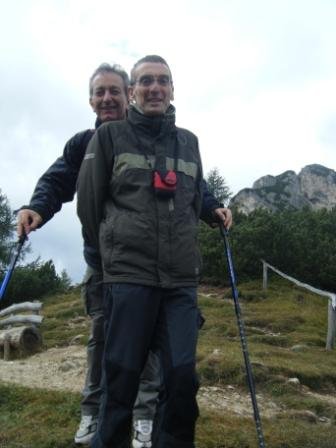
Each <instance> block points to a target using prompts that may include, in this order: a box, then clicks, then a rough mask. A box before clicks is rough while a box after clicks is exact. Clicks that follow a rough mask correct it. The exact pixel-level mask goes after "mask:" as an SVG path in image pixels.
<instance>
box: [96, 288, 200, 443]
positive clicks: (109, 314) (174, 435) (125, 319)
mask: <svg viewBox="0 0 336 448" xmlns="http://www.w3.org/2000/svg"><path fill="white" fill-rule="evenodd" d="M105 309H106V334H105V351H104V358H103V397H102V401H101V407H100V411H99V422H98V431H97V433H96V435H95V437H94V439H93V441H92V445H91V446H92V447H93V448H127V447H128V443H129V434H130V429H131V421H132V409H133V405H134V402H135V399H136V395H137V391H138V387H139V380H140V375H141V372H142V370H143V367H144V365H145V362H146V360H147V357H148V353H149V350H153V351H154V352H156V353H158V354H159V356H160V360H161V365H162V374H163V382H164V391H165V397H164V406H163V409H164V412H163V415H162V418H161V419H160V420H161V426H160V431H159V434H158V439H157V442H156V443H155V447H157V448H193V447H194V433H195V423H196V419H197V416H198V407H197V402H196V393H197V389H198V382H197V378H196V374H195V356H196V343H197V332H198V328H197V318H198V311H197V294H196V288H193V287H186V288H175V289H162V288H153V287H146V286H140V285H133V284H126V283H115V284H110V285H108V287H107V289H106V296H105Z"/></svg>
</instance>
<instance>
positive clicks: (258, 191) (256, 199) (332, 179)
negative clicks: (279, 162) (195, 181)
mask: <svg viewBox="0 0 336 448" xmlns="http://www.w3.org/2000/svg"><path fill="white" fill-rule="evenodd" d="M335 206H336V172H335V171H334V170H333V169H331V168H327V167H325V166H323V165H319V164H311V165H306V166H305V167H303V168H302V169H301V171H300V172H299V173H298V174H296V173H295V171H293V170H287V171H284V172H283V173H281V174H279V175H277V176H272V175H269V174H268V175H265V176H262V177H261V178H259V179H257V180H256V181H255V182H254V183H253V186H252V188H244V189H242V190H240V191H239V192H238V193H237V194H236V195H235V196H233V198H232V199H231V201H230V207H235V208H236V209H237V210H238V211H240V212H241V213H244V214H249V213H251V212H252V211H254V210H256V209H258V208H264V209H267V210H270V211H279V210H284V209H293V210H297V209H301V208H303V207H308V208H311V209H312V210H319V209H321V208H326V209H328V210H330V209H332V208H333V207H335Z"/></svg>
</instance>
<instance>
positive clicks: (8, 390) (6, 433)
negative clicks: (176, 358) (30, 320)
mask: <svg viewBox="0 0 336 448" xmlns="http://www.w3.org/2000/svg"><path fill="white" fill-rule="evenodd" d="M239 292H240V301H241V306H242V310H243V316H244V321H245V326H246V333H247V337H248V348H249V352H250V358H251V362H252V365H253V372H254V376H255V381H256V388H257V393H258V399H259V400H260V404H261V406H260V408H261V418H262V423H263V429H264V434H265V441H266V446H267V447H268V448H335V446H336V442H335V433H336V426H335V423H336V407H335V404H336V401H335V399H334V396H335V388H336V387H335V386H336V356H335V352H326V351H325V348H324V347H325V340H326V332H327V300H326V299H325V298H323V297H319V296H316V295H312V294H308V293H306V292H305V291H303V290H301V289H299V288H296V287H293V286H291V285H290V284H289V283H286V282H284V281H281V280H278V279H276V278H271V281H270V286H269V289H268V290H267V292H265V291H263V290H262V289H261V285H260V283H255V282H254V283H246V284H242V285H239ZM199 302H200V307H201V309H202V312H203V314H204V316H205V318H206V322H205V325H204V327H203V329H202V330H201V332H200V338H199V348H198V372H199V376H200V379H201V383H202V386H209V387H210V386H212V387H213V386H216V387H218V391H222V390H224V391H225V390H228V389H226V388H227V387H228V386H230V387H231V389H233V390H234V391H235V393H236V394H237V396H239V395H246V393H247V387H246V378H245V369H244V363H243V357H242V350H241V345H240V340H239V334H238V328H237V323H236V317H235V313H234V307H233V302H232V300H231V292H230V290H229V289H227V290H226V289H217V288H206V287H204V286H203V287H201V288H200V295H199ZM43 314H44V316H45V317H46V318H45V322H44V324H43V326H42V332H43V337H44V344H45V348H51V347H55V346H58V347H60V346H65V345H68V344H69V342H70V341H71V340H72V339H73V338H74V337H75V336H76V335H78V334H81V335H82V336H80V342H81V343H83V344H85V343H86V340H87V334H88V321H87V320H86V319H83V318H82V316H83V309H82V304H81V300H80V297H79V291H76V290H75V291H72V292H70V293H68V294H66V295H62V296H55V297H50V298H48V299H46V301H45V305H44V312H43ZM293 378H295V380H293ZM289 379H291V380H290V381H288V380H289ZM79 401H80V396H79V394H71V393H68V392H67V393H60V392H50V391H46V390H39V389H31V390H30V389H27V388H22V387H17V386H14V385H5V384H1V383H0V448H4V447H6V448H7V447H8V448H19V447H20V448H51V447H55V448H65V447H66V448H69V447H72V446H74V445H73V442H72V440H73V435H74V432H75V429H76V426H77V424H78V421H79V414H80V411H79ZM266 404H269V405H273V406H274V408H276V409H278V411H277V412H275V413H273V414H269V413H267V412H265V413H264V414H263V409H264V408H265V409H266V406H264V405H266ZM247 407H250V403H247ZM250 411H251V407H250V410H249V412H250ZM257 446H258V445H257V442H256V434H255V427H254V422H253V418H252V417H251V416H249V415H248V414H246V413H245V414H243V415H239V414H238V413H236V412H235V410H234V409H232V408H227V409H223V408H220V409H219V408H216V406H214V407H211V406H205V405H202V406H201V416H200V419H199V421H198V427H197V447H198V448H254V447H257Z"/></svg>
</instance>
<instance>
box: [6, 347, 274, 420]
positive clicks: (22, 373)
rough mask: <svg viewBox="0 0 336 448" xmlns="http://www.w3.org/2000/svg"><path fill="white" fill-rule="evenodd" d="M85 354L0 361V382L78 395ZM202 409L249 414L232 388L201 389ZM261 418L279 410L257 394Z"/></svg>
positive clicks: (62, 351)
mask: <svg viewBox="0 0 336 448" xmlns="http://www.w3.org/2000/svg"><path fill="white" fill-rule="evenodd" d="M85 369H86V351H85V348H84V347H82V346H79V345H71V346H69V347H65V348H53V349H50V350H47V351H44V352H42V353H38V354H36V355H34V356H31V357H30V358H27V359H24V360H14V361H3V360H0V381H3V382H7V383H16V384H20V385H22V386H27V387H33V388H44V389H53V390H69V391H71V392H80V391H81V389H82V387H83V384H84V378H85ZM198 401H199V404H200V406H201V407H206V408H208V409H217V410H225V409H230V411H232V412H234V413H236V414H239V415H242V416H245V415H251V413H252V407H251V400H250V396H249V394H248V393H241V392H240V391H239V390H238V389H236V388H235V387H233V386H227V387H223V388H220V387H201V388H200V391H199V394H198ZM258 403H259V406H260V410H261V412H262V413H263V415H265V416H266V415H267V416H268V417H270V416H273V415H274V414H277V413H279V412H281V411H282V409H281V408H279V407H278V406H277V405H276V404H275V403H272V402H270V401H268V400H266V399H265V398H264V397H263V396H262V395H259V394H258Z"/></svg>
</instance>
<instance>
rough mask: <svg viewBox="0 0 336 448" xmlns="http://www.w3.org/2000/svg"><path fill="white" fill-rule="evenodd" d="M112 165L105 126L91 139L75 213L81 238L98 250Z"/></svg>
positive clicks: (109, 141) (79, 186)
mask: <svg viewBox="0 0 336 448" xmlns="http://www.w3.org/2000/svg"><path fill="white" fill-rule="evenodd" d="M112 166H113V143H112V139H111V138H110V137H109V135H108V131H107V128H106V126H105V125H103V126H101V127H100V128H99V129H98V130H97V131H96V133H95V135H94V137H93V138H92V140H91V141H90V143H89V145H88V148H87V151H86V154H85V156H84V159H83V162H82V165H81V168H80V172H79V176H78V183H77V214H78V217H79V219H80V222H81V224H82V232H83V237H84V240H85V242H86V244H88V245H89V246H90V247H92V248H94V249H96V250H97V251H99V226H100V223H101V221H102V219H103V216H104V204H105V201H106V198H107V193H108V186H109V181H110V176H111V172H112Z"/></svg>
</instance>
